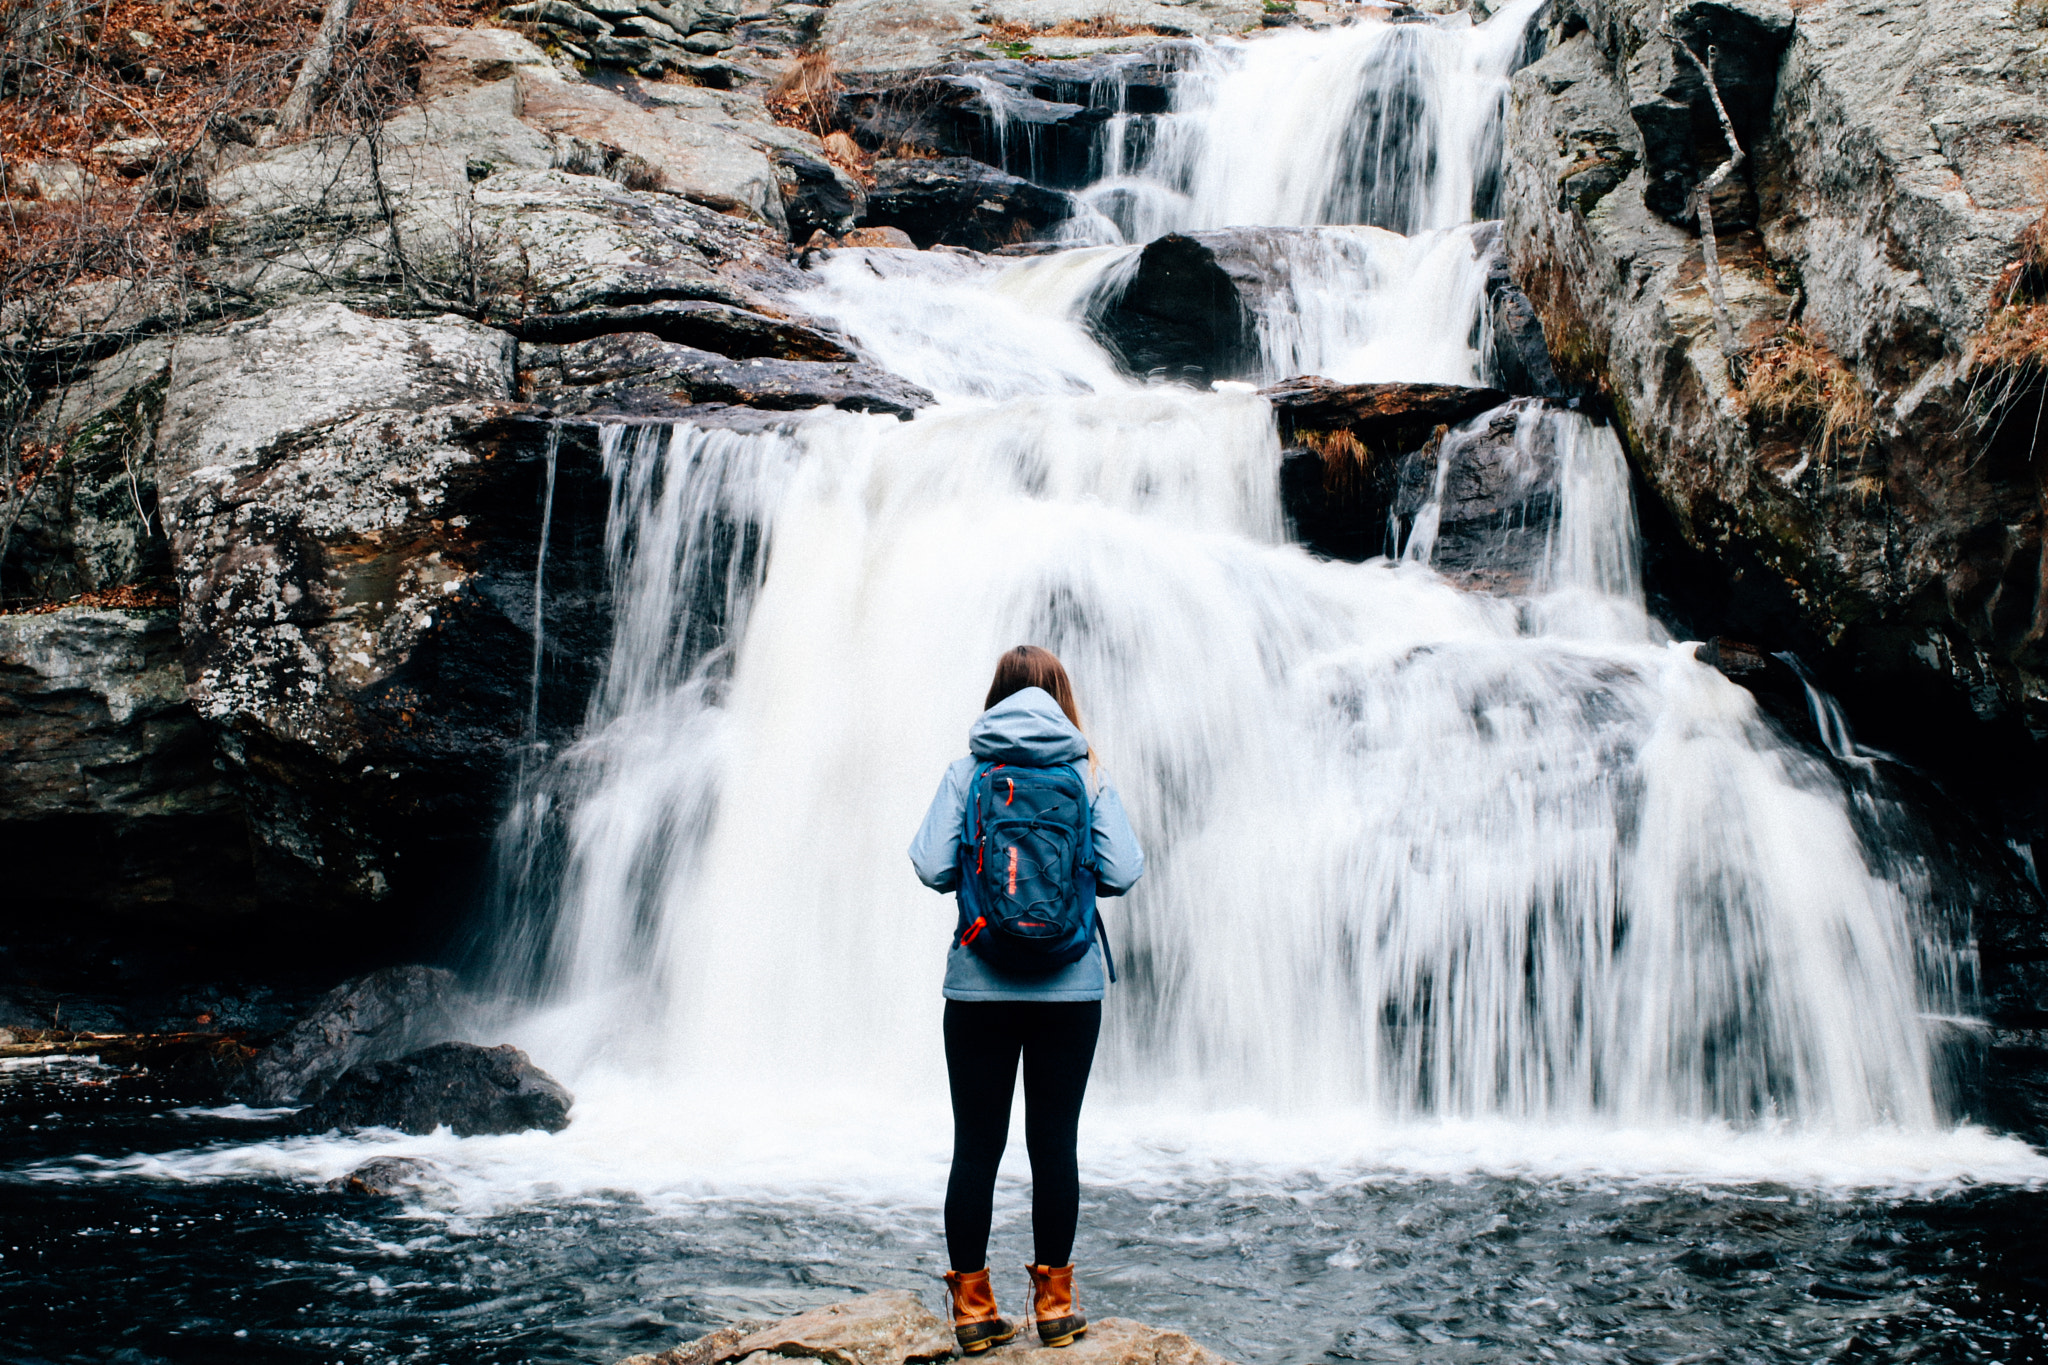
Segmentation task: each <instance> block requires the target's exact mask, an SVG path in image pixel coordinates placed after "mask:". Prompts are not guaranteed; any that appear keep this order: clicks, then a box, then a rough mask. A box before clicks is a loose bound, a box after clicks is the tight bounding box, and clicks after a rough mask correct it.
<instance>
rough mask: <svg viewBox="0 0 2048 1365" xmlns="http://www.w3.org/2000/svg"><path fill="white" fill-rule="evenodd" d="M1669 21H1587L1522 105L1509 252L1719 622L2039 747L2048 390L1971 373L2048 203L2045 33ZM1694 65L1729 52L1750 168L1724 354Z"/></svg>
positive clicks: (1923, 14) (1860, 685)
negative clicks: (1691, 559)
mask: <svg viewBox="0 0 2048 1365" xmlns="http://www.w3.org/2000/svg"><path fill="white" fill-rule="evenodd" d="M1795 10H1796V12H1795ZM1662 11H1663V7H1662V5H1661V4H1654V3H1649V0H1641V2H1640V3H1629V2H1627V0H1622V2H1620V3H1602V2H1599V0H1560V3H1558V4H1556V5H1554V6H1552V8H1551V9H1550V11H1549V12H1548V13H1547V15H1546V23H1547V24H1548V50H1547V52H1546V53H1545V55H1544V56H1543V57H1542V58H1541V60H1539V61H1537V62H1535V63H1533V64H1532V65H1530V66H1529V67H1527V68H1526V69H1525V70H1524V71H1522V73H1521V74H1520V75H1519V76H1518V77H1517V78H1516V82H1515V92H1514V100H1513V107H1512V112H1511V115H1510V122H1509V130H1508V167H1507V172H1506V188H1505V198H1504V214H1505V218H1506V225H1505V227H1506V237H1507V241H1508V245H1509V251H1510V255H1511V257H1512V260H1513V264H1514V269H1515V272H1516V274H1517V276H1518V277H1519V278H1520V280H1521V281H1522V283H1523V284H1524V285H1525V286H1526V287H1527V289H1528V291H1529V293H1530V294H1531V296H1532V297H1534V298H1535V299H1536V300H1537V303H1538V305H1539V309H1540V311H1541V312H1542V314H1543V319H1544V322H1545V324H1546V327H1547V329H1548V331H1549V333H1550V339H1551V345H1552V349H1553V351H1554V352H1555V353H1556V354H1557V355H1558V356H1559V358H1560V361H1561V365H1562V368H1564V369H1566V370H1567V371H1568V378H1570V379H1571V380H1573V381H1574V382H1576V383H1577V384H1578V385H1579V386H1580V387H1581V388H1582V389H1587V390H1594V389H1597V390H1598V391H1599V392H1601V393H1602V394H1604V395H1605V397H1606V398H1607V400H1608V401H1609V402H1611V404H1612V406H1613V408H1614V410H1615V412H1616V413H1617V414H1618V416H1619V417H1620V419H1621V421H1622V424H1623V426H1624V428H1625V430H1626V432H1627V435H1628V441H1629V446H1630V449H1631V451H1632V452H1633V453H1634V455H1635V456H1636V458H1637V460H1638V462H1639V464H1640V468H1641V470H1642V472H1643V475H1644V477H1645V479H1646V481H1647V483H1648V486H1649V489H1650V491H1651V492H1652V493H1654V494H1655V496H1656V498H1657V499H1658V501H1660V502H1661V503H1662V505H1663V507H1664V508H1665V509H1667V510H1668V512H1669V514H1670V517H1671V520H1672V522H1673V523H1674V524H1675V527H1676V530H1677V533H1678V535H1679V536H1680V537H1682V539H1683V541H1684V543H1685V544H1686V545H1687V546H1689V547H1691V548H1692V549H1694V550H1696V551H1698V552H1700V553H1702V554H1704V555H1707V556H1710V557H1711V558H1712V560H1713V561H1714V562H1715V564H1716V565H1717V566H1718V570H1717V574H1716V577H1717V578H1718V580H1719V582H1718V583H1717V586H1716V587H1715V589H1714V590H1713V592H1712V593H1711V594H1709V595H1710V597H1711V598H1712V600H1711V601H1707V602H1704V603H1701V604H1699V606H1700V608H1701V610H1702V612H1703V614H1704V615H1706V616H1709V617H1714V618H1718V620H1717V621H1714V622H1710V624H1719V625H1721V626H1724V627H1725V628H1727V629H1731V630H1734V631H1736V632H1738V633H1742V634H1746V635H1750V636H1756V637H1764V638H1768V639H1771V640H1773V641H1776V642H1779V643H1781V644H1791V645H1797V646H1799V647H1801V648H1802V649H1804V650H1806V651H1807V652H1809V653H1812V654H1814V655H1816V656H1819V657H1823V658H1825V660H1826V661H1827V664H1828V671H1829V674H1830V678H1831V681H1836V682H1838V683H1839V684H1840V685H1841V686H1842V687H1843V688H1844V690H1846V691H1849V692H1851V693H1852V694H1855V695H1856V696H1857V697H1858V698H1859V700H1861V701H1863V702H1864V703H1865V704H1866V707H1867V708H1868V709H1871V710H1873V711H1876V710H1881V709H1883V704H1884V703H1886V702H1888V703H1889V705H1890V706H1892V707H1893V708H1896V709H1900V710H1905V709H1912V710H1916V711H1920V712H1922V714H1921V715H1920V716H1919V717H1917V719H1918V720H1919V722H1920V723H1922V724H1924V723H1925V720H1926V717H1925V714H1924V712H1925V710H1926V708H1929V707H1933V708H1937V709H1939V710H1946V711H1947V712H1949V713H1950V714H1951V715H1953V716H1955V717H1956V718H1957V719H1958V721H1960V720H1961V718H1962V717H1963V716H1966V715H1967V716H1971V717H1974V718H1975V720H1976V721H1979V722H1991V723H1993V724H1997V725H2003V726H2005V727H2007V728H2008V729H2009V730H2010V731H2011V732H2012V733H2013V734H2014V735H2015V736H2016V737H2031V738H2033V739H2039V738H2040V737H2041V736H2042V734H2043V733H2044V727H2048V711H2044V710H2043V709H2042V697H2043V695H2044V693H2043V689H2042V682H2041V671H2040V670H2041V668H2042V666H2043V661H2042V659H2041V657H2040V655H2039V649H2040V644H2039V641H2040V639H2041V635H2042V630H2043V627H2044V625H2048V616H2044V615H2043V610H2044V599H2043V596H2042V578H2041V557H2042V541H2041V523H2042V509H2041V487H2040V479H2039V475H2038V472H2037V469H2036V467H2035V465H2034V462H2033V458H2032V451H2033V449H2034V446H2035V437H2036V434H2037V426H2038V422H2037V412H2038V405H2034V404H2029V403H2027V402H2024V401H2020V402H2013V401H2005V402H2000V401H1998V399H1999V397H2000V396H2001V395H2002V396H2003V397H2005V398H2006V399H2008V400H2010V399H2012V398H2016V397H2017V393H2008V392H2004V391H2003V388H2002V386H2005V385H2010V384H2015V383H2016V384H2017V385H2018V387H2019V388H2020V389H2024V390H2025V391H2026V392H2029V393H2033V392H2037V391H2038V389H2037V385H2036V381H2035V379H2034V377H2033V375H2034V374H2037V373H2038V371H2031V372H2028V373H2025V374H2014V373H2012V372H2011V371H2010V370H2009V369H2008V370H2006V371H2004V372H2001V371H2000V370H1999V368H1998V367H1997V366H1995V365H1993V364H1991V363H1989V362H1988V361H1987V360H1986V359H1985V358H1984V357H1983V356H1982V355H1980V354H1979V352H1978V351H1977V350H1976V349H1974V348H1975V347H1976V346H1977V343H1978V341H1979V339H1980V338H1981V337H1982V336H1983V334H1984V332H1985V328H1986V326H1987V323H1988V322H1990V321H1991V320H1992V319H1993V315H1994V314H1995V313H1996V312H1997V311H1998V310H1999V308H2000V306H2001V305H2002V304H2004V303H2005V302H2006V301H2007V298H2008V295H2009V292H2010V289H2011V286H2012V283H2013V278H2014V277H2013V267H2014V265H2015V263H2016V262H2017V261H2019V260H2020V258H2021V257H2022V256H2023V255H2024V254H2025V252H2026V250H2027V247H2026V245H2025V243H2024V242H2023V241H2022V237H2023V234H2024V233H2025V232H2026V230H2027V229H2028V228H2029V227H2030V225H2031V224H2033V223H2034V221H2035V220H2036V219H2037V218H2038V217H2039V216H2040V213H2041V206H2042V203H2043V200H2044V196H2048V179H2044V176H2048V151H2044V150H2043V146H2044V144H2043V140H2042V139H2043V136H2044V133H2048V74H2044V67H2043V64H2042V53H2043V51H2044V42H2048V33H2044V32H2043V31H2042V30H2041V29H2039V28H2038V27H2036V26H2035V25H2034V21H2033V19H2032V18H2031V17H2030V16H2031V15H2032V14H2033V11H2032V10H2028V9H2025V8H2024V7H2022V8H2020V9H2015V8H2014V7H2012V6H2010V5H2007V4H2005V3H2003V2H2002V0H1974V2H1972V3H1961V4H1914V3H1903V4H1897V5H1887V6H1884V7H1882V8H1881V9H1878V10H1870V9H1869V8H1868V7H1864V8H1861V9H1858V8H1854V7H1844V6H1841V5H1837V4H1825V3H1824V4H1813V5H1800V6H1787V5H1785V4H1781V3H1776V2H1775V0H1740V2H1739V3H1721V2H1720V0H1714V2H1712V3H1708V2H1706V0H1696V2H1695V3H1691V4H1682V5H1677V6H1674V7H1673V8H1672V11H1671V30H1670V32H1669V33H1665V32H1662V31H1660V30H1659V26H1658V19H1659V15H1660V14H1661V13H1662ZM1674 38H1676V39H1677V40H1680V41H1683V42H1686V43H1689V44H1690V45H1691V47H1692V48H1693V50H1694V51H1695V52H1697V53H1699V54H1700V55H1701V56H1702V57H1704V56H1705V55H1706V53H1707V52H1708V50H1709V49H1712V50H1713V52H1714V55H1715V59H1716V70H1717V73H1718V81H1717V84H1718V85H1719V87H1720V93H1721V95H1722V97H1723V99H1724V102H1725V103H1726V106H1727V109H1728V113H1729V116H1730V119H1731V121H1732V124H1733V126H1734V129H1735V132H1736V134H1737V136H1738V138H1739V139H1740V141H1741V143H1742V145H1743V147H1744V149H1745V151H1746V153H1747V160H1746V161H1745V163H1744V164H1743V166H1742V167H1741V169H1740V171H1739V173H1738V174H1737V175H1736V176H1735V177H1734V178H1732V179H1731V180H1730V181H1729V182H1728V184H1727V185H1726V186H1724V188H1723V190H1722V191H1721V192H1720V194H1719V195H1717V201H1716V206H1715V213H1714V221H1715V227H1716V234H1717V247H1718V250H1717V255H1718V258H1719V266H1720V274H1721V277H1722V281H1723V289H1724V293H1725V296H1726V305H1727V317H1728V321H1729V324H1730V326H1731V329H1732V342H1733V344H1732V346H1728V347H1725V348H1724V346H1723V344H1722V342H1721V341H1720V339H1719V337H1718V335H1717V325H1716V318H1715V310H1714V307H1713V304H1712V301H1711V298H1710V291H1709V288H1708V281H1707V280H1706V278H1705V267H1704V262H1703V258H1702V253H1701V243H1700V240H1699V235H1698V231H1699V224H1698V220H1697V216H1696V215H1695V214H1694V213H1693V212H1692V207H1691V201H1690V189H1691V187H1692V186H1695V185H1697V184H1699V183H1700V181H1702V180H1703V179H1705V177H1706V175H1707V174H1708V172H1710V171H1711V170H1712V169H1713V168H1714V167H1715V166H1717V165H1718V164H1719V163H1720V162H1721V161H1723V160H1725V159H1726V158H1727V155H1728V153H1727V150H1726V146H1725V143H1724V141H1723V137H1722V133H1721V131H1720V128H1719V125H1718V121H1717V120H1716V118H1715V117H1714V114H1713V110H1712V104H1711V101H1710V99H1709V98H1708V95H1707V91H1706V87H1705V83H1704V82H1703V81H1702V80H1701V78H1700V75H1699V73H1698V71H1696V70H1695V69H1693V68H1692V67H1691V66H1690V65H1689V64H1688V63H1687V62H1685V60H1684V59H1683V57H1682V56H1681V55H1680V54H1679V53H1678V50H1677V48H1676V47H1675V46H1674V41H1673V40H1674ZM1724 352H1725V353H1724ZM1877 723H1880V724H1882V720H1881V719H1880V720H1878V721H1877Z"/></svg>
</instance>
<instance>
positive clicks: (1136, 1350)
mask: <svg viewBox="0 0 2048 1365" xmlns="http://www.w3.org/2000/svg"><path fill="white" fill-rule="evenodd" d="M955 1354H956V1352H955V1350H954V1346H953V1329H952V1328H951V1327H950V1326H948V1325H947V1323H946V1321H945V1319H943V1318H941V1317H940V1316H939V1315H938V1314H936V1313H934V1312H932V1311H931V1309H929V1308H927V1307H926V1306H925V1305H924V1303H923V1301H922V1300H920V1299H919V1298H918V1296H917V1295H915V1294H912V1293H910V1292H908V1291H907V1290H889V1291H885V1292H883V1293H879V1294H864V1295H862V1296H861V1297H860V1298H857V1299H848V1300H847V1301H846V1302H844V1303H834V1304H828V1305H826V1306H825V1307H823V1308H814V1309H812V1310H811V1311H810V1312H808V1313H802V1314H799V1315H798V1316H796V1317H793V1318H787V1319H785V1320H783V1321H781V1322H776V1323H770V1324H769V1325H768V1326H766V1327H756V1326H754V1325H752V1324H743V1325H740V1326H735V1327H724V1328H720V1329H719V1330H718V1331H716V1332H713V1333H712V1334H711V1335H710V1336H707V1337H699V1338H698V1339H697V1340H696V1341H693V1342H690V1343H688V1344H687V1345H683V1346H677V1347H675V1348H673V1349H672V1350H667V1351H662V1352H660V1353H659V1354H655V1355H637V1356H628V1357H627V1358H626V1359H625V1360H622V1361H620V1362H619V1365H724V1363H725V1362H727V1361H739V1362H741V1363H742V1365H775V1362H777V1361H782V1360H807V1361H826V1362H829V1365H919V1363H920V1362H924V1361H937V1360H947V1359H950V1358H951V1357H953V1356H954V1355H955ZM979 1359H981V1360H988V1361H997V1360H1000V1361H1005V1362H1010V1365H1018V1363H1019V1362H1024V1361H1029V1362H1030V1365H1231V1363H1230V1362H1229V1361H1227V1360H1225V1359H1224V1358H1223V1357H1222V1356H1219V1355H1217V1354H1216V1353H1215V1352H1214V1351H1211V1350H1209V1349H1207V1348H1206V1347H1203V1346H1201V1345H1199V1344H1197V1343H1196V1342H1195V1341H1194V1340H1193V1339H1192V1338H1190V1337H1188V1336H1186V1335H1184V1334H1183V1333H1180V1332H1169V1331H1165V1330H1163V1329H1161V1328H1157V1327H1147V1326H1146V1325H1145V1324H1144V1323H1142V1322H1132V1321H1130V1320H1128V1319H1126V1318H1104V1319H1102V1320H1101V1321H1100V1322H1094V1323H1091V1324H1089V1327H1088V1335H1087V1336H1085V1337H1082V1338H1081V1339H1080V1340H1079V1341H1077V1342H1075V1343H1074V1344H1073V1345H1071V1346H1064V1347H1061V1348H1059V1349H1058V1350H1051V1349H1048V1348H1046V1347H1043V1346H1040V1345H1038V1343H1037V1338H1036V1337H1034V1336H1032V1335H1031V1333H1030V1331H1029V1329H1026V1330H1025V1331H1023V1332H1020V1333H1019V1334H1018V1337H1017V1340H1016V1341H1015V1342H1014V1343H1012V1344H1011V1345H1009V1346H1005V1347H1002V1348H1000V1349H998V1350H993V1351H989V1352H987V1353H986V1354H984V1355H982V1356H981V1357H979Z"/></svg>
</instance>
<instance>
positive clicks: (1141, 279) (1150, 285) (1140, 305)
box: [1089, 232, 1258, 384]
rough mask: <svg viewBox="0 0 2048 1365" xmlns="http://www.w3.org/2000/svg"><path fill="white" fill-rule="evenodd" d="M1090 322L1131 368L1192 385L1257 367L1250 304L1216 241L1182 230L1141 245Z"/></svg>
mask: <svg viewBox="0 0 2048 1365" xmlns="http://www.w3.org/2000/svg"><path fill="white" fill-rule="evenodd" d="M1089 322H1090V327H1091V330H1093V332H1094V334H1095V337H1096V339H1097V340H1098V341H1100V342H1102V344H1103V345H1104V346H1106V347H1108V348H1109V350H1110V352H1111V353H1112V354H1113V355H1115V356H1116V358H1117V361H1118V363H1119V364H1120V365H1122V366H1123V368H1124V369H1126V370H1128V371H1130V372H1131V373H1132V374H1135V375H1157V376H1160V377H1162V378H1170V379H1181V378H1185V379H1187V380H1189V381H1190V382H1194V383H1197V384H1207V383H1209V382H1210V381H1211V380H1215V379H1232V378H1236V377H1238V376H1239V375H1241V374H1243V373H1245V372H1246V371H1248V370H1249V369H1252V368H1254V367H1256V365H1257V362H1258V348H1257V341H1256V333H1255V332H1254V330H1253V320H1252V313H1251V310H1250V309H1249V308H1248V307H1247V306H1246V304H1245V300H1244V298H1243V296H1242V294H1241V293H1240V292H1239V289H1238V282H1237V281H1236V280H1235V279H1233V278H1232V276H1231V274H1230V272H1229V271H1228V270H1226V269H1225V268H1224V267H1223V265H1222V264H1221V263H1220V262H1219V261H1218V260H1217V256H1216V249H1215V247H1214V245H1212V244H1210V243H1208V242H1205V241H1202V240H1199V239H1198V238H1196V237H1192V236H1187V235H1185V234H1182V233H1177V232H1176V233H1169V234H1168V235H1166V236H1164V237H1161V238H1159V239H1158V240H1156V241H1153V242H1149V243H1147V244H1146V246H1145V249H1144V251H1143V252H1142V253H1141V254H1140V255H1139V257H1138V267H1137V270H1136V271H1135V272H1134V273H1133V274H1132V275H1131V277H1130V282H1129V283H1128V284H1127V285H1126V286H1125V288H1124V290H1123V292H1122V293H1121V294H1120V295H1118V296H1117V298H1116V299H1115V300H1114V301H1112V302H1110V303H1109V304H1108V305H1107V306H1105V307H1103V308H1101V309H1099V310H1098V311H1096V312H1095V313H1094V314H1092V315H1091V317H1090V319H1089Z"/></svg>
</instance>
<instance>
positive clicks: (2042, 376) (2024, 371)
mask: <svg viewBox="0 0 2048 1365" xmlns="http://www.w3.org/2000/svg"><path fill="white" fill-rule="evenodd" d="M2014 245H2015V246H2016V248H2017V251H2016V253H2015V255H2014V257H2013V260H2012V262H2011V264H2009V265H2007V266H2006V268H2005V271H2004V273H2003V274H2001V275H2000V276H1999V280H1998V288H1997V290H1996V292H1995V293H1994V294H1993V296H1992V297H1993V298H1994V299H1995V300H1996V303H1995V305H1994V306H1993V307H1992V309H1991V313H1990V315H1989V316H1988V317H1986V318H1985V319H1984V329H1983V330H1982V331H1980V332H1979V333H1978V334H1977V335H1976V336H1975V337H1973V338H1971V340H1970V343H1969V345H1968V346H1966V347H1965V348H1964V350H1963V374H1964V376H1965V377H1966V378H1967V380H1968V382H1969V396H1968V399H1967V411H1968V414H1969V420H1970V422H1971V423H1972V424H1973V425H1974V426H1975V427H1976V429H1977V430H1978V431H1979V432H1980V433H1983V434H1984V435H1985V436H1986V437H1987V439H1988V438H1989V436H1990V435H1992V434H1995V433H1996V431H1997V430H1998V428H1999V427H2000V426H2001V425H2003V423H2004V421H2005V418H2006V416H2007V415H2008V414H2009V413H2011V412H2012V410H2013V409H2014V407H2015V406H2017V405H2018V404H2019V403H2020V401H2021V400H2022V399H2024V398H2027V397H2028V396H2029V395H2038V394H2039V393H2040V392H2041V391H2042V390H2043V389H2044V388H2048V215H2043V216H2042V217H2040V218H2038V219H2036V220H2035V221H2034V222H2033V224H2032V225H2031V226H2029V227H2028V228H2027V230H2026V231H2024V232H2022V233H2021V234H2020V236H2019V240H2018V241H2017V242H2016V243H2015V244H2014Z"/></svg>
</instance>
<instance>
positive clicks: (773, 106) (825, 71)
mask: <svg viewBox="0 0 2048 1365" xmlns="http://www.w3.org/2000/svg"><path fill="white" fill-rule="evenodd" d="M842 88H843V87H842V86H841V85H840V84H839V75H838V73H837V72H835V71H834V70H833V69H832V58H831V57H830V56H828V55H826V54H825V53H823V52H806V53H805V54H804V55H803V56H801V57H799V58H797V59H796V60H795V61H794V62H792V63H790V66H789V69H788V70H787V71H784V72H783V73H782V75H781V76H780V77H778V78H777V80H776V82H775V84H774V85H773V86H771V87H769V90H768V112H769V113H771V114H773V115H774V116H775V121H776V122H777V123H779V124H781V125H782V126H783V127H785V128H801V129H803V130H804V131H805V132H807V133H811V134H813V135H814V136H817V137H824V136H825V135H826V134H827V133H830V132H832V131H833V130H834V129H835V128H836V127H838V122H839V92H840V90H841V89H842Z"/></svg>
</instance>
